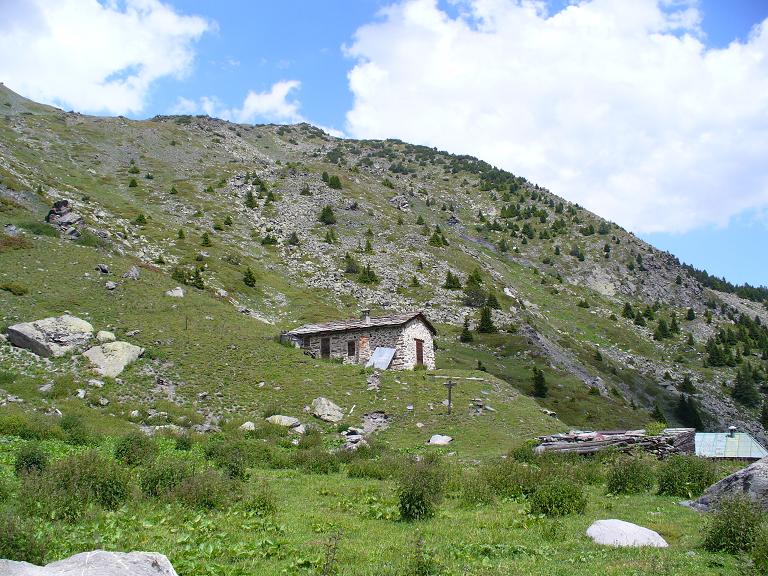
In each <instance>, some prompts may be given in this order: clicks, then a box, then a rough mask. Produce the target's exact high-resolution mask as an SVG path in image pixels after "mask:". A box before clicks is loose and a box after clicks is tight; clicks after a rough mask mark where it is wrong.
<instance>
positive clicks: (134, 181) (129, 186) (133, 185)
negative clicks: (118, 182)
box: [128, 178, 139, 188]
mask: <svg viewBox="0 0 768 576" xmlns="http://www.w3.org/2000/svg"><path fill="white" fill-rule="evenodd" d="M138 185H139V183H138V182H136V178H131V181H130V182H128V188H136V187H137V186H138Z"/></svg>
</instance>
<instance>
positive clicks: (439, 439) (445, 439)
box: [427, 434, 453, 446]
mask: <svg viewBox="0 0 768 576" xmlns="http://www.w3.org/2000/svg"><path fill="white" fill-rule="evenodd" d="M451 442H453V438H451V437H450V436H445V435H444V434H433V435H432V437H431V438H430V439H429V441H428V442H427V444H429V445H430V446H447V445H448V444H450V443H451Z"/></svg>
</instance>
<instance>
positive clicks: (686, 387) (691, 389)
mask: <svg viewBox="0 0 768 576" xmlns="http://www.w3.org/2000/svg"><path fill="white" fill-rule="evenodd" d="M680 391H681V392H685V393H686V394H696V387H695V386H694V385H693V381H692V380H691V376H690V374H686V375H685V376H683V381H682V383H681V384H680Z"/></svg>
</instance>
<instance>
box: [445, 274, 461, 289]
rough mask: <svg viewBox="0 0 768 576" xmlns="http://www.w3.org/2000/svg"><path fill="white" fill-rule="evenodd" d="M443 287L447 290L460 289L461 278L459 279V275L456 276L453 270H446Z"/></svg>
mask: <svg viewBox="0 0 768 576" xmlns="http://www.w3.org/2000/svg"><path fill="white" fill-rule="evenodd" d="M443 288H447V289H448V290H461V280H459V277H458V276H456V275H455V274H454V273H453V272H451V271H450V270H448V272H446V274H445V282H444V283H443Z"/></svg>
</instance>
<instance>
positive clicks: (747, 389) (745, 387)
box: [731, 362, 760, 408]
mask: <svg viewBox="0 0 768 576" xmlns="http://www.w3.org/2000/svg"><path fill="white" fill-rule="evenodd" d="M731 395H732V396H733V398H734V400H736V401H737V402H740V403H742V404H744V406H749V407H750V408H756V407H757V406H759V405H760V393H759V392H758V391H757V387H756V386H755V375H754V371H753V370H752V366H751V364H750V363H749V362H745V363H744V365H743V366H742V367H741V368H739V371H738V372H737V373H736V382H735V383H734V386H733V391H732V392H731Z"/></svg>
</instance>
